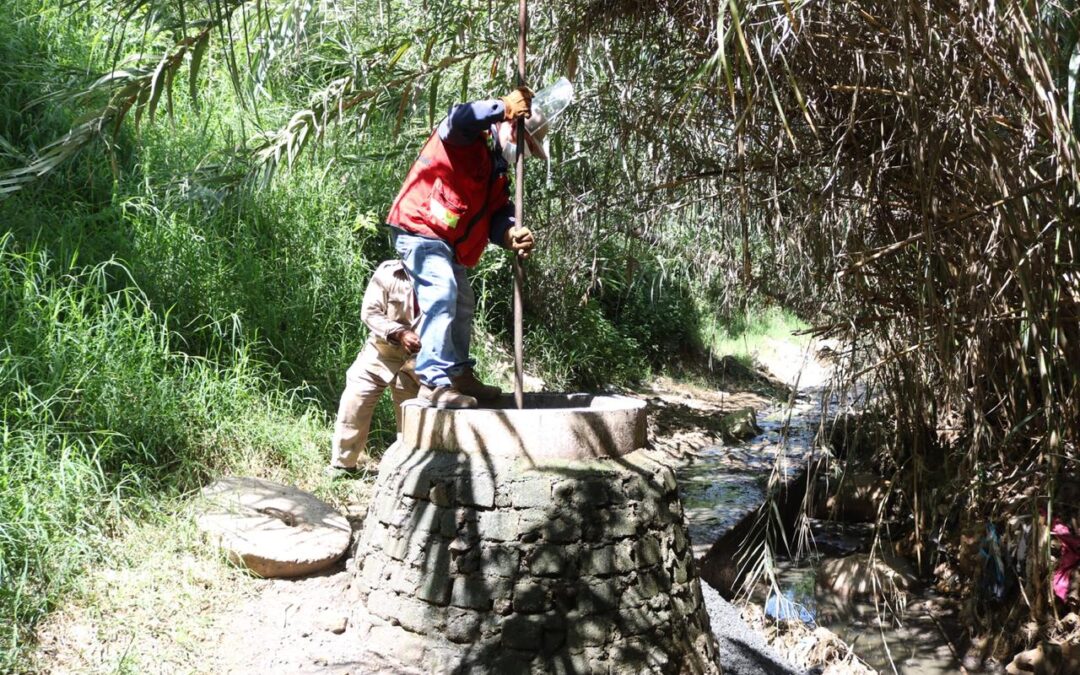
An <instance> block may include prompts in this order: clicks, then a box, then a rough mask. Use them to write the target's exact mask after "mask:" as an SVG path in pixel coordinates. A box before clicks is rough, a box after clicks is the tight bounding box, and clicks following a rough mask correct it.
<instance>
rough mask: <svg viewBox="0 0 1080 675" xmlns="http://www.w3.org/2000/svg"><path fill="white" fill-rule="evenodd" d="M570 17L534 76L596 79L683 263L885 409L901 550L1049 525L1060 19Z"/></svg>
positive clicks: (924, 9)
mask: <svg viewBox="0 0 1080 675" xmlns="http://www.w3.org/2000/svg"><path fill="white" fill-rule="evenodd" d="M574 4H575V8H574V9H573V10H571V11H572V12H573V13H574V14H575V15H577V16H581V15H584V16H588V17H590V18H589V19H587V20H578V21H576V23H575V21H574V19H572V18H571V16H570V13H569V12H567V13H566V14H561V15H560V16H561V17H562V18H561V19H556V21H560V20H561V21H562V22H563V24H562V25H563V26H564V28H567V27H571V28H567V29H566V30H564V31H562V32H560V36H561V37H560V41H559V43H558V44H557V45H555V46H554V47H553V48H552V52H553V53H552V54H551V56H550V57H551V58H568V57H567V56H566V55H567V54H573V59H572V62H573V63H575V64H576V63H578V62H580V63H582V64H586V63H589V62H591V63H593V64H594V71H592V72H589V73H588V75H589V76H591V77H592V78H593V79H594V81H595V82H598V84H596V99H595V102H596V105H597V106H598V107H603V106H604V104H605V102H607V104H608V105H609V112H610V113H611V114H610V117H608V118H607V119H611V120H614V123H613V126H612V127H611V128H610V129H609V130H608V132H609V133H610V134H611V137H612V138H618V139H622V142H624V143H625V142H629V143H631V144H633V145H634V147H636V148H637V153H636V156H638V157H641V158H645V159H647V160H649V159H651V160H652V171H651V175H650V176H648V178H647V179H644V180H642V174H640V173H638V174H634V173H633V172H628V174H630V175H634V176H636V177H637V178H638V179H639V180H638V184H639V185H640V186H641V187H643V188H652V191H649V190H647V189H646V190H643V191H642V192H641V193H642V194H646V195H649V196H650V197H649V198H650V199H655V200H656V201H662V200H668V202H669V203H671V202H675V203H679V204H680V206H682V207H684V208H683V210H681V211H680V214H681V217H682V218H681V219H682V221H683V222H687V221H689V222H690V223H692V225H693V227H694V229H695V232H694V234H693V241H694V243H695V246H694V248H693V249H691V252H690V253H688V256H687V257H688V260H690V261H691V262H692V263H694V264H696V265H698V266H699V268H700V269H701V270H702V271H706V272H710V273H712V274H714V275H715V276H717V277H720V278H726V279H734V278H738V279H739V280H740V282H741V283H740V290H743V291H746V290H748V289H756V290H758V291H761V292H763V293H765V294H767V295H771V296H773V297H776V298H780V299H781V300H783V301H784V302H786V303H787V304H789V305H794V306H796V307H799V308H801V309H802V310H803V311H804V312H805V313H806V314H808V315H813V316H817V317H819V318H820V321H819V324H820V325H818V326H817V328H816V329H815V332H816V333H818V334H820V335H827V336H831V337H835V338H839V339H841V340H842V341H843V342H844V343H845V344H847V345H849V346H850V350H851V352H850V353H851V354H852V355H853V356H854V357H855V360H854V361H853V363H855V364H857V365H855V366H854V367H853V368H852V369H851V370H849V372H848V373H847V374H848V375H849V376H851V377H856V376H859V377H863V378H867V379H868V380H869V381H871V382H873V383H875V384H876V385H877V386H878V388H879V390H880V391H881V392H882V397H881V398H879V401H882V402H884V405H885V406H887V407H888V409H889V412H890V413H891V416H892V419H893V420H894V423H895V426H896V429H897V431H898V433H897V434H895V438H896V442H895V443H893V444H892V445H891V446H890V447H889V448H887V449H886V451H887V452H886V454H887V459H888V460H889V463H890V464H891V466H892V468H893V469H894V470H895V471H896V478H897V479H898V480H897V483H896V484H897V485H898V489H899V490H900V491H901V492H902V494H903V498H904V500H905V502H906V505H907V507H908V508H910V510H911V512H912V513H913V514H914V523H915V527H916V532H917V541H918V542H919V543H920V544H922V545H925V544H926V543H927V542H929V541H930V540H931V539H933V538H934V537H935V536H937V535H938V534H939V533H941V532H942V531H943V530H944V531H945V533H946V534H947V535H948V534H949V532H957V533H958V532H959V529H953V528H956V526H957V524H958V523H978V524H982V523H985V522H992V521H1000V520H1003V519H1005V518H1007V517H1009V516H1015V517H1019V518H1030V520H1031V521H1032V522H1036V523H1038V522H1039V516H1038V509H1039V508H1040V507H1041V508H1047V509H1048V510H1049V511H1050V512H1051V513H1053V512H1054V511H1055V510H1060V509H1062V507H1064V506H1065V503H1064V502H1063V501H1062V500H1059V499H1056V496H1057V492H1058V490H1059V488H1060V487H1061V484H1062V482H1063V480H1064V479H1065V478H1066V477H1069V478H1068V481H1069V482H1072V481H1073V479H1072V478H1071V476H1075V475H1076V472H1077V471H1078V470H1080V458H1078V454H1077V443H1078V440H1080V439H1078V428H1080V388H1078V377H1080V376H1078V373H1080V267H1078V263H1080V261H1078V246H1080V241H1078V232H1080V228H1078V224H1080V208H1078V195H1080V163H1078V160H1080V150H1078V144H1077V134H1076V130H1077V126H1076V120H1077V110H1076V108H1077V103H1078V99H1077V96H1076V89H1077V87H1076V84H1077V81H1078V73H1077V68H1078V65H1080V49H1078V47H1077V34H1078V30H1077V28H1078V25H1080V15H1078V10H1077V7H1076V3H1074V2H1042V3H1020V2H1009V1H1006V2H964V3H955V2H946V1H944V0H921V1H901V2H897V3H872V2H840V3H798V2H787V1H785V2H783V3H767V4H766V3H747V2H739V1H736V0H731V1H730V2H726V3H724V2H722V3H720V4H719V6H717V5H708V4H706V3H697V2H655V3H643V2H628V1H609V2H594V3H574ZM601 26H602V30H601ZM572 27H576V28H577V30H574V29H573V28H572ZM612 35H626V36H629V39H630V40H631V41H632V43H633V45H634V46H635V49H636V51H634V50H628V49H618V48H617V45H616V48H613V47H612V38H611V36H612ZM601 36H603V37H601ZM654 42H659V43H663V44H664V45H665V46H664V49H663V50H662V51H660V52H657V53H655V54H650V53H648V52H645V53H643V52H642V45H643V44H645V45H647V44H651V43H654ZM559 50H562V51H559ZM613 52H614V55H612V54H613ZM556 54H559V55H561V56H556ZM1070 61H1071V62H1072V63H1071V69H1070ZM597 64H599V65H597ZM583 67H584V66H583ZM679 72H682V73H683V76H682V78H679V77H678V73H679ZM627 73H633V74H634V78H633V81H629V82H628V81H627V79H629V78H627V77H625V76H626V74H627ZM628 103H632V111H633V114H620V111H621V110H624V109H625V108H626V105H627V104H628ZM658 122H662V124H658ZM626 139H633V140H630V141H627V140H626ZM657 146H659V147H660V150H659V151H657ZM694 198H698V199H702V200H704V201H705V207H704V208H702V209H698V208H697V207H694V206H689V207H688V206H686V204H687V203H689V202H691V201H692V200H693V199H694ZM677 229H678V228H677V226H676V225H672V226H669V227H668V229H667V232H668V233H669V234H670V233H672V232H676V231H677ZM684 240H685V238H684ZM1024 488H1030V489H1028V490H1027V491H1026V492H1024V490H1023V489H1024ZM1021 492H1023V499H1022V500H1020V501H1019V502H1017V501H1015V500H1011V499H1003V498H1002V497H1003V495H1011V494H1014V493H1016V494H1019V493H1021ZM1071 506H1075V505H1071ZM1066 515H1069V514H1066ZM946 538H948V537H946ZM1034 541H1035V542H1037V543H1038V545H1037V546H1034V547H1033V548H1034V549H1035V555H1034V558H1033V559H1031V560H1029V563H1030V564H1029V566H1028V570H1027V576H1026V579H1025V580H1024V581H1025V584H1026V585H1025V590H1026V593H1025V594H1024V596H1023V597H1024V598H1025V599H1026V601H1027V602H1028V603H1029V606H1030V613H1031V614H1032V615H1038V616H1043V615H1045V613H1046V609H1047V603H1048V602H1049V600H1050V597H1051V596H1050V593H1049V590H1048V588H1047V584H1046V583H1045V582H1046V581H1047V579H1048V569H1049V564H1048V559H1047V556H1048V555H1049V552H1050V550H1049V536H1048V535H1047V533H1046V531H1045V528H1043V529H1041V530H1040V529H1038V527H1036V531H1035V534H1034Z"/></svg>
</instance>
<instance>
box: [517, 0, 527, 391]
mask: <svg viewBox="0 0 1080 675" xmlns="http://www.w3.org/2000/svg"><path fill="white" fill-rule="evenodd" d="M525 2H526V0H520V2H519V3H518V77H517V79H518V86H519V87H523V86H525V40H526V37H527V32H528V24H529V13H528V8H527V7H526V6H525ZM516 164H517V165H516V166H515V167H514V169H515V179H514V225H516V226H517V227H522V225H523V224H524V223H525V206H524V204H525V119H524V118H520V119H518V120H517V162H516ZM523 284H524V273H523V270H522V268H521V258H520V256H519V255H518V254H517V253H515V254H514V403H515V404H516V405H517V407H518V410H520V409H521V408H523V407H524V406H525V394H524V380H523V379H522V372H523V371H524V368H525V366H524V361H525V346H524V341H523V339H522V332H523V329H524V326H523V323H524V322H523V319H522V315H523V313H524V311H523V310H524V308H523V306H522V299H521V287H522V285H523Z"/></svg>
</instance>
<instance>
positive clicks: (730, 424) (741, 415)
mask: <svg viewBox="0 0 1080 675" xmlns="http://www.w3.org/2000/svg"><path fill="white" fill-rule="evenodd" d="M720 433H721V434H723V436H724V440H726V441H729V442H740V441H748V440H750V439H751V438H753V437H754V436H757V435H758V434H760V433H761V427H759V426H758V424H757V413H756V412H754V409H753V408H743V409H741V410H736V411H735V412H733V413H728V414H727V415H724V417H723V418H722V419H721V420H720Z"/></svg>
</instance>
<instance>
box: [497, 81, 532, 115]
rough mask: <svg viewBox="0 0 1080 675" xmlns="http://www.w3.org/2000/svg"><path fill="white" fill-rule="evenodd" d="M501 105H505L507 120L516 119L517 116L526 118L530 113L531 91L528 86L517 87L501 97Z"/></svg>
mask: <svg viewBox="0 0 1080 675" xmlns="http://www.w3.org/2000/svg"><path fill="white" fill-rule="evenodd" d="M501 100H502V102H503V105H504V106H506V116H505V117H504V119H506V120H507V121H510V120H516V119H518V118H519V117H525V118H526V119H527V118H528V117H529V115H531V114H532V100H533V91H532V89H529V88H528V87H518V88H517V89H515V90H514V91H512V92H510V93H509V94H507V95H506V96H503V97H502V99H501Z"/></svg>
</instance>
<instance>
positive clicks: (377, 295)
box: [360, 260, 420, 361]
mask: <svg viewBox="0 0 1080 675" xmlns="http://www.w3.org/2000/svg"><path fill="white" fill-rule="evenodd" d="M360 319H361V320H362V321H363V322H364V323H365V324H366V325H367V327H368V328H370V329H371V333H370V335H368V344H370V345H372V346H374V347H375V349H376V350H378V352H379V354H380V355H382V356H384V357H386V358H390V359H400V360H402V361H405V360H408V359H409V358H411V357H412V354H409V353H408V352H407V351H405V348H404V347H402V346H401V345H400V344H397V342H396V340H395V341H393V342H391V340H390V338H391V336H393V335H394V334H395V333H397V332H399V331H401V330H403V329H404V328H406V327H408V329H409V330H412V331H415V330H416V328H417V326H418V325H419V323H420V308H419V307H418V306H417V304H416V297H415V295H413V287H412V280H411V279H409V273H408V272H406V271H405V266H404V265H403V264H402V263H401V261H400V260H387V261H386V262H384V263H382V264H380V265H379V266H378V267H377V268H376V269H375V274H373V275H372V276H371V281H370V282H368V286H367V290H366V291H364V302H363V305H362V307H361V309H360Z"/></svg>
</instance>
